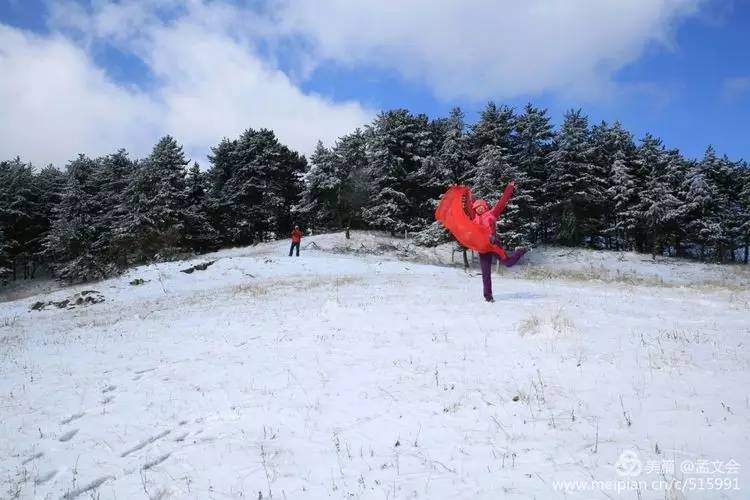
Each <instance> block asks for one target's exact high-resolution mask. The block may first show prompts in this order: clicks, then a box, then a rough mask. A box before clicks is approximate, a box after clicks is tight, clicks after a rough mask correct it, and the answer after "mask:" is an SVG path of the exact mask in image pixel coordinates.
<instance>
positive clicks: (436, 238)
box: [414, 107, 472, 246]
mask: <svg viewBox="0 0 750 500" xmlns="http://www.w3.org/2000/svg"><path fill="white" fill-rule="evenodd" d="M430 126H431V129H432V136H433V139H432V143H433V151H434V152H433V154H431V155H428V157H427V158H426V159H425V161H424V162H423V163H422V167H421V171H420V174H419V176H420V177H421V178H423V179H424V187H425V192H426V193H427V196H428V197H429V199H430V206H431V208H432V210H434V209H435V207H437V203H438V201H439V197H440V195H441V194H442V193H444V192H445V190H446V188H447V187H448V186H450V185H453V184H463V183H464V182H467V181H468V180H469V173H470V172H471V170H472V169H471V163H470V161H469V154H470V151H469V138H468V135H467V133H466V123H465V122H464V113H463V111H461V108H458V107H456V108H453V109H452V110H451V113H450V116H449V117H448V118H447V119H439V120H434V121H433V122H432V123H431V124H430ZM451 239H452V237H451V235H450V233H448V232H447V231H446V230H445V228H444V227H443V226H442V224H440V223H439V222H437V221H433V222H432V223H431V224H430V225H428V226H427V227H426V228H424V229H423V230H422V231H420V232H419V233H417V234H416V235H415V236H414V240H415V242H416V243H417V244H419V245H423V246H436V245H439V244H441V243H446V242H448V241H451Z"/></svg>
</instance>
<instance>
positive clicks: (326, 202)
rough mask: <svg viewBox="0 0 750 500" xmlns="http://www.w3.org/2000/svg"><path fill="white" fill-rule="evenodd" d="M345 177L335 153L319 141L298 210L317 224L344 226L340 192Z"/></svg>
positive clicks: (305, 180) (297, 211)
mask: <svg viewBox="0 0 750 500" xmlns="http://www.w3.org/2000/svg"><path fill="white" fill-rule="evenodd" d="M343 181H344V179H342V178H341V176H340V175H339V172H338V171H337V162H336V157H335V155H334V153H333V152H332V151H331V150H330V149H328V148H327V147H325V146H324V145H323V143H322V142H321V141H318V144H317V145H316V147H315V151H314V152H313V154H312V155H311V156H310V163H309V168H308V170H307V172H306V173H305V175H304V177H303V181H302V182H303V184H304V189H303V191H302V200H301V202H300V204H299V205H298V206H297V207H296V209H295V213H298V214H299V215H300V216H302V217H304V219H305V220H306V221H308V223H309V224H311V225H313V226H316V227H334V226H336V225H338V227H341V223H340V222H341V221H340V217H339V215H340V214H339V192H340V188H341V184H342V183H343Z"/></svg>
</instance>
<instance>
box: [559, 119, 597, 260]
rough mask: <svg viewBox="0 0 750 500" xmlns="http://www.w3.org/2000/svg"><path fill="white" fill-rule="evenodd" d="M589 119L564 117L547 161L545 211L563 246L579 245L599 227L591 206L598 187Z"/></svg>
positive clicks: (595, 197) (593, 203)
mask: <svg viewBox="0 0 750 500" xmlns="http://www.w3.org/2000/svg"><path fill="white" fill-rule="evenodd" d="M592 155H593V151H592V144H591V141H590V131H589V127H588V118H587V117H586V116H585V115H583V113H582V112H581V111H580V110H577V111H569V112H568V113H566V114H565V120H564V122H563V125H562V128H561V129H560V131H559V132H558V133H557V135H556V136H555V139H554V150H553V151H552V152H551V153H550V155H549V157H548V158H549V159H548V162H547V165H548V168H549V169H550V178H549V181H548V183H547V186H546V187H547V192H546V195H545V199H546V200H547V205H546V206H545V210H546V211H547V212H548V213H550V214H551V218H552V220H553V224H554V225H556V239H557V241H558V242H560V243H563V244H566V245H579V244H581V243H583V241H584V238H585V237H586V236H589V237H591V236H592V235H593V234H592V233H593V231H594V230H595V228H596V227H598V223H599V220H598V218H597V216H598V214H596V213H592V211H591V207H592V206H595V204H596V202H597V201H598V199H599V196H600V193H599V190H600V189H601V184H600V182H599V181H598V175H596V173H595V171H596V167H595V166H594V165H593V163H592Z"/></svg>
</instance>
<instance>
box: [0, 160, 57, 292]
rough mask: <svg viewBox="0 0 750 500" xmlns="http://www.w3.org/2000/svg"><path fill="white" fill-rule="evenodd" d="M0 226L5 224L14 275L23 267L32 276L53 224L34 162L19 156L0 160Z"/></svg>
mask: <svg viewBox="0 0 750 500" xmlns="http://www.w3.org/2000/svg"><path fill="white" fill-rule="evenodd" d="M0 227H3V230H4V233H5V241H6V243H5V244H6V251H7V252H8V255H9V258H10V261H11V268H12V271H13V279H16V278H17V274H16V273H17V271H18V270H22V272H23V278H24V279H26V278H30V277H31V275H32V274H33V269H34V268H35V266H36V260H37V258H38V252H39V249H40V246H41V242H42V239H43V237H44V235H45V233H46V231H47V229H48V227H49V221H48V219H47V213H46V212H45V209H44V206H43V204H42V199H41V189H40V186H39V184H38V183H37V179H36V176H35V175H34V169H33V167H32V166H31V164H27V163H23V162H22V161H21V160H20V159H19V158H16V159H15V160H12V161H9V162H2V163H0Z"/></svg>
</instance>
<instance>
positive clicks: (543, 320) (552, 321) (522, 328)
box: [517, 309, 575, 336]
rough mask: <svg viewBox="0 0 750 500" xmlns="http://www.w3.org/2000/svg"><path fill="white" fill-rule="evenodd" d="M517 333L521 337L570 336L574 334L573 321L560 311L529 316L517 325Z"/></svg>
mask: <svg viewBox="0 0 750 500" xmlns="http://www.w3.org/2000/svg"><path fill="white" fill-rule="evenodd" d="M517 331H518V333H519V334H520V335H521V336H526V335H539V334H551V335H554V336H561V335H570V334H571V333H573V332H575V324H574V323H573V320H572V319H570V318H569V317H568V316H566V315H565V313H564V311H563V310H562V309H558V310H557V311H555V312H553V313H551V314H549V315H541V316H539V315H537V314H531V316H529V317H528V318H525V319H522V320H521V321H520V322H519V323H518V327H517Z"/></svg>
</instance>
